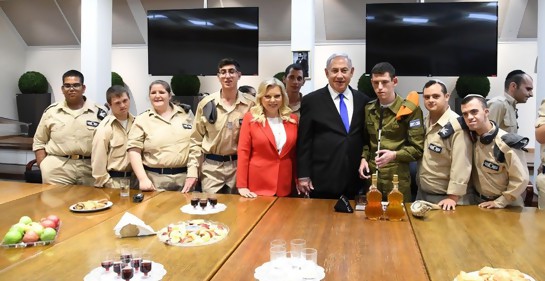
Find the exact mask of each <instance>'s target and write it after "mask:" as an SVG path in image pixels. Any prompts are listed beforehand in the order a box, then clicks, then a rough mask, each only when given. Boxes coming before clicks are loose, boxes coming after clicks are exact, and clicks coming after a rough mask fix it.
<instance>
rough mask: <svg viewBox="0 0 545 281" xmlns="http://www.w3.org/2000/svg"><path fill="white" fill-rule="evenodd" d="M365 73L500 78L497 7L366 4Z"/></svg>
mask: <svg viewBox="0 0 545 281" xmlns="http://www.w3.org/2000/svg"><path fill="white" fill-rule="evenodd" d="M366 8H367V15H366V33H367V36H366V52H365V57H366V59H365V61H366V63H365V67H366V71H367V72H370V71H371V69H372V68H373V66H374V65H375V64H376V63H378V62H381V61H387V62H390V63H391V64H392V65H393V66H394V67H395V68H396V72H397V75H402V76H459V75H485V76H495V75H496V74H497V55H498V3H497V2H451V3H403V4H367V6H366Z"/></svg>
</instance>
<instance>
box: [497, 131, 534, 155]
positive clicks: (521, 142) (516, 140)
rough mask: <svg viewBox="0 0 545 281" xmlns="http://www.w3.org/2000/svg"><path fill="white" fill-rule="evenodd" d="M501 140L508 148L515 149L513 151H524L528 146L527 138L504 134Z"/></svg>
mask: <svg viewBox="0 0 545 281" xmlns="http://www.w3.org/2000/svg"><path fill="white" fill-rule="evenodd" d="M501 140H502V141H503V142H505V144H507V145H508V146H509V147H511V148H515V149H521V150H524V151H527V150H526V148H525V147H526V145H528V142H529V141H530V140H529V139H528V138H527V137H523V136H519V135H517V134H510V133H508V134H505V135H503V136H501Z"/></svg>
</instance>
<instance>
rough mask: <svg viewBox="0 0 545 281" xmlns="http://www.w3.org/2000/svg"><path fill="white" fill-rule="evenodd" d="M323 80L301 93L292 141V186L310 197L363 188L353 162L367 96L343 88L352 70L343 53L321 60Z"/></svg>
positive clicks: (361, 135) (361, 133)
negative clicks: (317, 86)
mask: <svg viewBox="0 0 545 281" xmlns="http://www.w3.org/2000/svg"><path fill="white" fill-rule="evenodd" d="M325 74H326V76H327V78H328V81H329V83H328V85H327V86H325V87H324V88H322V89H319V90H316V91H314V92H312V93H310V94H308V95H306V96H304V97H303V102H302V104H301V119H300V123H299V132H298V140H297V177H298V185H297V190H298V192H299V193H304V194H308V195H309V196H310V197H312V198H338V197H339V196H340V195H347V196H349V198H352V197H353V196H354V195H355V194H356V192H357V191H359V189H361V188H362V187H363V181H362V180H361V179H360V178H359V176H358V167H359V163H360V159H359V158H360V157H359V155H361V153H362V149H363V145H364V144H365V143H367V140H366V139H365V137H364V136H365V135H364V124H365V122H364V111H363V110H364V106H365V104H366V103H367V102H369V98H368V97H367V96H365V95H364V94H363V93H362V92H359V91H356V90H354V89H352V88H350V87H349V84H350V80H351V79H352V75H353V74H354V68H353V67H352V61H351V60H350V58H349V57H348V55H346V54H338V53H336V54H333V55H331V56H330V57H329V58H328V59H327V68H326V69H325Z"/></svg>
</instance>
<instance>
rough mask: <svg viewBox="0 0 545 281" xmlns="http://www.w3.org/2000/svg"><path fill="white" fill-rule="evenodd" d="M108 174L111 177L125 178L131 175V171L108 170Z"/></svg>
mask: <svg viewBox="0 0 545 281" xmlns="http://www.w3.org/2000/svg"><path fill="white" fill-rule="evenodd" d="M108 174H109V175H110V177H112V178H127V177H130V176H132V172H118V171H108Z"/></svg>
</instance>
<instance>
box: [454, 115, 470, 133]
mask: <svg viewBox="0 0 545 281" xmlns="http://www.w3.org/2000/svg"><path fill="white" fill-rule="evenodd" d="M456 120H458V123H459V124H460V127H462V130H466V131H469V127H468V126H467V124H466V121H465V120H464V117H462V116H460V117H458V118H456Z"/></svg>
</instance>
